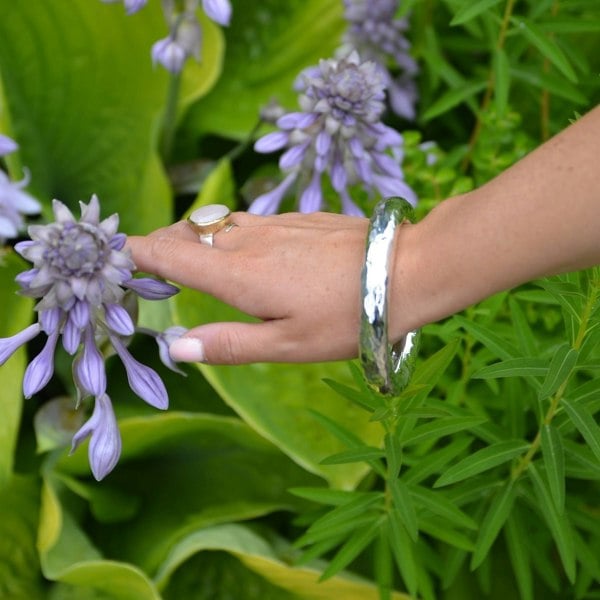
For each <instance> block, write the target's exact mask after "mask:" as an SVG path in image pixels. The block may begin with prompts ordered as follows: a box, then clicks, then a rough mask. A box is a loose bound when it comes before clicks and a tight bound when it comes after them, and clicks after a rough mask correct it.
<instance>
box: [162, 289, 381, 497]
mask: <svg viewBox="0 0 600 600" xmlns="http://www.w3.org/2000/svg"><path fill="white" fill-rule="evenodd" d="M173 306H174V308H175V318H174V321H175V322H176V323H178V324H180V325H184V326H186V327H193V326H196V325H198V324H200V323H205V322H210V321H236V320H248V317H247V316H245V315H243V314H242V313H240V312H238V311H236V310H234V309H232V308H230V307H228V306H226V305H224V304H222V303H220V302H218V301H217V300H215V299H214V298H212V297H211V296H208V295H205V294H199V293H198V292H194V291H191V290H182V291H181V292H180V293H179V294H178V295H177V296H176V297H175V298H174V299H173ZM198 368H199V369H200V371H201V373H202V374H203V375H204V376H205V377H206V379H207V380H208V381H209V382H210V384H211V385H212V386H213V388H214V389H215V390H216V391H217V392H218V394H219V395H220V396H221V397H222V398H223V400H224V401H225V402H226V403H227V404H228V405H229V406H230V407H231V408H233V409H234V410H235V411H236V412H237V413H238V414H239V415H240V416H241V417H242V418H243V419H244V421H245V422H246V423H248V424H249V425H250V427H252V428H253V429H254V430H255V431H257V432H258V433H259V434H260V435H262V436H264V437H265V438H267V439H268V440H270V441H272V442H273V443H275V444H276V445H277V446H278V447H279V448H280V449H281V450H282V451H283V452H285V453H286V454H288V456H290V457H291V458H292V459H293V460H294V461H296V462H297V463H298V464H299V465H301V466H302V467H304V468H305V469H307V470H309V471H311V472H313V473H316V474H318V475H320V476H322V477H324V478H325V479H326V480H327V481H329V483H330V484H331V485H332V487H336V488H351V487H354V486H355V485H356V483H357V482H358V481H359V480H360V479H361V478H362V477H363V476H364V474H365V473H366V472H367V470H368V467H367V466H365V465H361V464H358V463H357V464H351V465H350V464H349V465H335V466H326V465H322V464H321V461H322V460H323V458H324V457H326V456H330V455H332V454H335V453H336V452H340V451H342V450H346V449H347V446H346V445H344V444H343V443H342V442H341V441H340V440H339V439H337V438H336V436H335V435H333V434H332V433H331V432H330V431H329V430H328V429H327V428H326V427H325V426H324V425H322V424H321V423H320V422H319V421H318V420H317V418H316V417H315V412H314V411H318V412H320V413H323V415H324V416H326V417H329V419H330V421H331V422H334V423H336V424H338V425H339V426H340V427H342V428H344V429H346V430H349V431H360V434H361V444H363V445H364V444H367V445H370V446H379V445H381V443H382V439H383V431H382V428H381V427H380V425H379V424H378V423H369V422H365V412H364V410H362V409H361V408H359V407H357V406H355V405H354V404H350V403H349V402H348V400H346V399H344V398H342V397H340V396H339V395H338V394H337V393H335V392H334V391H333V390H332V389H331V388H330V387H328V386H327V385H325V384H324V383H323V381H322V380H323V379H324V378H326V377H327V378H331V379H335V380H336V381H338V382H340V383H342V384H344V385H349V384H350V383H351V381H350V378H349V375H348V369H347V366H346V364H344V363H323V364H321V363H319V364H301V365H298V364H294V365H288V364H254V365H240V366H235V367H215V366H210V365H198Z"/></svg>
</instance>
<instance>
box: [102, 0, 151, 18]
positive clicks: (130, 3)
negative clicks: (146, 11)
mask: <svg viewBox="0 0 600 600" xmlns="http://www.w3.org/2000/svg"><path fill="white" fill-rule="evenodd" d="M120 1H121V0H102V2H107V3H108V2H120ZM146 2H148V0H123V4H124V5H125V12H126V13H127V14H128V15H132V14H133V13H136V12H137V11H138V10H140V9H141V8H144V6H146Z"/></svg>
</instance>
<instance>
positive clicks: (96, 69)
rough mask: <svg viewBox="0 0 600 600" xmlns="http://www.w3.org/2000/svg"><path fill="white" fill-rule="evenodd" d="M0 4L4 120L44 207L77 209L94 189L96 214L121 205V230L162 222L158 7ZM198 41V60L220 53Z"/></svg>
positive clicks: (164, 186)
mask: <svg viewBox="0 0 600 600" xmlns="http://www.w3.org/2000/svg"><path fill="white" fill-rule="evenodd" d="M0 12H1V14H2V24H1V33H0V73H1V74H2V80H3V88H4V94H5V97H6V102H7V105H8V114H9V115H10V117H11V129H12V130H13V131H14V132H15V135H16V136H17V138H18V141H19V143H20V148H21V159H22V162H23V164H24V165H25V166H27V167H28V168H29V170H30V171H31V186H30V189H31V190H32V191H33V192H34V194H35V195H37V196H38V197H39V198H40V199H41V200H42V201H43V202H44V204H45V208H46V211H48V209H49V203H50V199H51V198H60V199H61V200H63V201H64V202H65V203H67V204H68V205H69V206H70V207H72V208H78V205H77V202H78V201H79V200H80V199H83V200H88V199H89V198H90V196H91V194H92V193H97V194H98V195H99V198H100V201H101V204H102V213H103V215H104V216H108V215H109V214H111V213H114V212H119V213H122V214H120V217H121V218H120V229H121V230H122V231H124V232H126V233H131V234H133V233H146V232H148V231H150V230H152V229H155V228H157V227H159V226H163V225H165V224H168V223H170V222H171V219H172V215H171V208H172V205H171V198H170V191H169V188H168V181H167V178H166V176H165V174H164V172H163V169H162V167H161V165H160V161H159V159H158V155H157V153H156V150H155V148H156V122H157V118H158V117H159V115H160V113H161V111H162V106H163V102H164V99H165V96H166V90H167V83H168V76H167V73H166V71H165V70H164V69H163V70H158V69H154V68H153V66H152V61H151V59H150V55H149V54H150V48H151V46H152V44H153V42H154V41H155V40H156V39H158V38H160V37H161V36H162V35H163V34H164V20H163V16H162V11H161V10H160V6H155V5H154V3H151V5H149V6H148V7H147V9H145V10H144V11H141V12H140V13H139V14H138V15H136V17H135V18H127V17H126V15H125V14H124V12H123V11H120V10H118V7H116V6H107V5H103V4H102V3H97V2H88V0H72V1H70V2H68V3H58V4H56V3H52V4H49V3H47V2H41V1H39V0H37V1H35V0H34V1H32V2H27V3H24V4H20V5H17V4H15V3H14V2H12V1H11V0H0ZM24 31H28V32H35V34H34V35H28V36H24V35H23V32H24ZM206 50H207V53H206V56H205V59H206V62H205V63H204V64H205V68H206V69H210V68H211V66H212V67H213V68H215V69H216V68H218V66H219V58H220V57H219V56H218V55H216V54H215V53H213V52H210V51H208V50H209V49H208V48H206ZM217 54H218V53H217ZM211 58H212V60H213V62H212V64H211V62H210V61H211ZM23 73H28V74H29V76H27V77H23ZM196 85H197V84H196Z"/></svg>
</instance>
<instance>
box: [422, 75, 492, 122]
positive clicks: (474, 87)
mask: <svg viewBox="0 0 600 600" xmlns="http://www.w3.org/2000/svg"><path fill="white" fill-rule="evenodd" d="M486 85H487V83H486V82H485V81H475V82H471V83H467V84H465V85H462V86H460V87H458V88H453V89H450V90H448V91H447V92H445V93H444V94H442V95H441V97H440V98H438V99H437V100H436V101H435V102H434V103H433V104H432V105H431V106H429V107H428V108H427V110H426V111H425V112H424V113H423V115H422V116H421V118H422V119H423V121H430V120H431V119H434V118H435V117H439V116H440V115H443V114H444V113H445V112H448V111H449V110H450V109H451V108H454V107H455V106H457V105H458V104H461V103H462V102H466V101H467V100H470V99H471V98H473V96H475V95H476V94H478V93H479V92H481V91H483V90H484V89H485V86H486Z"/></svg>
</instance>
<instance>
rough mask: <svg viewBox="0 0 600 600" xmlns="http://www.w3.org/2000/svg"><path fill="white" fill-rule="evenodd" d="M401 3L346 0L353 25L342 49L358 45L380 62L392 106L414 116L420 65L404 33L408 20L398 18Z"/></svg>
mask: <svg viewBox="0 0 600 600" xmlns="http://www.w3.org/2000/svg"><path fill="white" fill-rule="evenodd" d="M399 4H400V2H399V0H344V7H345V12H344V16H345V18H346V20H347V21H348V23H349V27H348V31H347V32H346V34H345V36H344V45H343V47H342V52H344V53H347V52H348V51H349V50H348V49H349V48H353V49H356V50H357V51H358V52H359V54H360V55H361V56H362V57H363V58H364V59H368V60H372V61H374V62H376V63H377V64H378V65H380V68H381V70H382V74H383V77H384V80H385V84H386V87H387V90H388V97H389V101H390V106H391V108H392V110H393V111H394V112H395V113H396V114H397V115H399V116H401V117H404V118H405V119H409V120H412V119H414V117H415V103H416V101H417V88H416V85H415V82H414V80H413V77H414V75H415V74H416V73H417V72H418V66H417V63H416V61H415V60H414V58H413V57H412V56H411V55H410V43H409V41H408V40H407V39H406V38H405V37H404V33H405V32H406V30H407V29H408V22H407V20H406V19H396V18H394V15H395V14H396V11H397V10H398V5H399ZM388 67H391V68H392V70H393V71H398V70H399V71H400V73H399V75H394V74H392V73H391V72H390V70H389V69H388Z"/></svg>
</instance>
